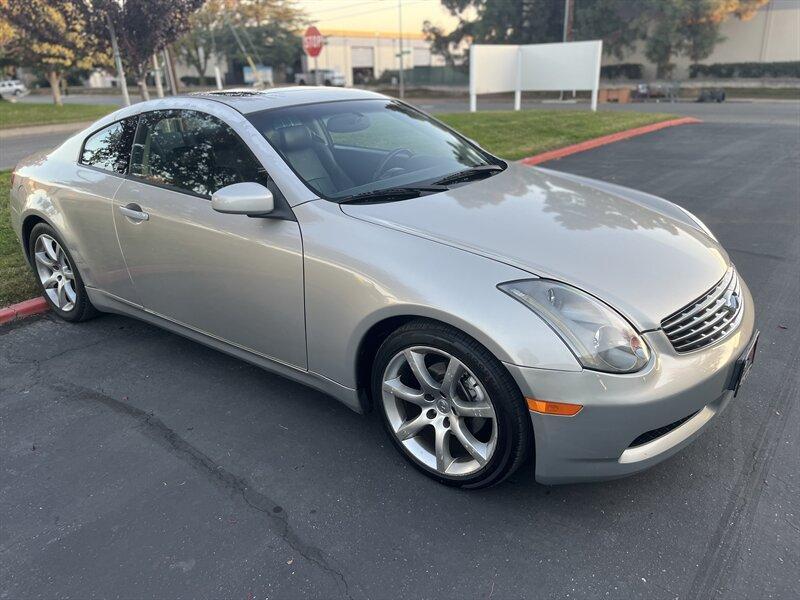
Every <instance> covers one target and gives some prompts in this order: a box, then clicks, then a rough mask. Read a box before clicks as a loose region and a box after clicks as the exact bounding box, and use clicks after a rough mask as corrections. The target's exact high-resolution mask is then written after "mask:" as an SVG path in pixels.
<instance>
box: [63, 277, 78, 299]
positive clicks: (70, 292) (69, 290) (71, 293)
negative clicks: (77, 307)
mask: <svg viewBox="0 0 800 600" xmlns="http://www.w3.org/2000/svg"><path fill="white" fill-rule="evenodd" d="M64 292H65V293H66V295H67V300H69V302H70V304H74V303H75V300H76V299H77V298H78V294H77V293H75V288H73V287H72V283H70V282H69V281H67V282H65V283H64Z"/></svg>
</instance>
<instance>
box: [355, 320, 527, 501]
mask: <svg viewBox="0 0 800 600" xmlns="http://www.w3.org/2000/svg"><path fill="white" fill-rule="evenodd" d="M412 346H428V347H432V348H436V349H438V350H443V351H445V352H447V353H449V354H450V355H452V356H453V357H455V358H457V359H458V360H460V361H461V362H462V363H463V364H464V365H465V366H466V367H467V368H468V369H469V370H470V371H472V373H473V374H474V375H475V377H477V379H478V380H479V381H480V382H481V384H482V385H483V386H484V388H485V389H486V391H487V392H488V394H489V397H490V399H491V402H492V404H493V406H494V410H495V414H496V416H497V422H498V423H497V424H498V431H497V434H498V437H497V445H496V448H495V450H494V452H493V454H492V456H491V458H490V459H489V461H488V462H487V463H486V464H485V465H484V466H483V467H482V468H481V469H480V470H478V471H476V472H474V473H472V474H470V475H466V476H451V475H445V474H442V473H439V472H437V471H436V470H435V469H431V468H430V467H428V466H427V465H425V464H423V463H422V462H420V461H419V460H417V459H416V458H415V457H414V456H413V455H412V454H411V453H410V452H409V451H408V450H407V449H406V448H405V446H404V445H403V444H402V443H401V442H400V441H399V440H398V439H397V437H396V436H395V434H394V432H393V431H392V429H391V425H390V423H389V418H388V416H387V414H386V410H385V407H384V403H383V402H382V400H381V398H382V384H383V375H384V372H385V370H386V368H387V366H388V364H389V361H391V360H392V357H394V356H395V355H396V354H397V353H398V352H401V351H402V350H405V349H407V348H409V347H412ZM371 392H372V398H373V401H374V402H375V404H376V405H377V408H378V412H380V414H381V418H382V421H383V424H384V428H385V429H386V433H387V435H388V436H389V439H390V440H391V442H392V444H394V446H395V447H396V448H397V449H398V451H399V452H400V453H401V454H402V455H403V456H405V457H406V459H407V460H408V461H409V462H410V463H411V464H412V465H414V467H416V468H417V469H419V470H420V471H422V472H423V473H425V474H426V475H428V476H429V477H432V478H433V479H435V480H437V481H439V482H441V483H443V484H445V485H450V486H455V487H462V488H470V489H476V488H483V487H488V486H492V485H496V484H498V483H500V482H501V481H503V480H504V479H505V478H506V477H508V476H509V475H511V474H512V473H513V472H514V471H515V470H516V469H517V468H518V467H519V466H520V465H521V464H522V463H523V462H524V461H525V459H526V458H528V456H529V455H530V454H531V452H532V447H533V428H532V426H531V421H530V416H529V414H528V410H527V407H526V405H525V401H524V398H523V397H522V394H521V393H520V391H519V388H518V387H517V385H516V383H515V382H514V379H513V378H512V377H511V374H510V373H509V372H508V370H507V369H506V368H505V367H503V365H502V364H501V363H500V361H499V360H497V358H495V357H494V355H493V354H492V353H491V352H489V350H487V349H486V348H485V347H484V346H483V345H481V344H480V343H478V342H477V341H476V340H474V339H473V338H471V337H470V336H468V335H466V334H465V333H463V332H462V331H459V330H458V329H455V328H453V327H450V326H448V325H445V324H443V323H439V322H437V321H430V320H427V319H418V320H414V321H411V322H409V323H407V324H405V325H403V326H402V327H400V328H399V329H397V330H396V331H394V332H393V333H392V334H390V335H389V337H388V338H387V339H386V340H385V341H384V342H383V344H381V346H380V348H379V349H378V351H377V353H376V355H375V360H374V362H373V367H372V378H371Z"/></svg>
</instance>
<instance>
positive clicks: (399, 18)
mask: <svg viewBox="0 0 800 600" xmlns="http://www.w3.org/2000/svg"><path fill="white" fill-rule="evenodd" d="M397 23H398V26H399V30H400V31H399V33H400V36H399V42H400V54H399V57H400V91H399V92H400V93H399V95H400V98H401V99H402V98H403V97H404V96H405V95H406V86H405V81H404V80H403V70H404V66H403V0H397Z"/></svg>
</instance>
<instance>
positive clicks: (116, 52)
mask: <svg viewBox="0 0 800 600" xmlns="http://www.w3.org/2000/svg"><path fill="white" fill-rule="evenodd" d="M106 20H107V22H108V32H109V33H110V34H111V49H112V51H113V52H114V63H115V64H116V66H117V81H118V82H119V87H120V88H121V89H122V100H123V101H124V102H125V106H130V105H131V97H130V96H129V95H128V83H127V82H126V81H125V71H124V70H123V69H122V57H121V56H120V55H119V46H118V45H117V32H116V31H114V23H113V22H112V21H111V15H110V14H108V13H106Z"/></svg>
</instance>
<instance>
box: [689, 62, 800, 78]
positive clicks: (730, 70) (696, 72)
mask: <svg viewBox="0 0 800 600" xmlns="http://www.w3.org/2000/svg"><path fill="white" fill-rule="evenodd" d="M689 77H690V78H691V79H696V78H698V77H716V78H718V79H731V78H733V77H750V78H757V77H800V61H787V62H763V63H762V62H742V63H713V64H710V65H699V64H698V65H692V66H690V67H689Z"/></svg>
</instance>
